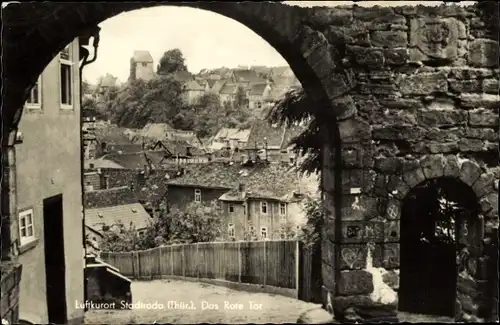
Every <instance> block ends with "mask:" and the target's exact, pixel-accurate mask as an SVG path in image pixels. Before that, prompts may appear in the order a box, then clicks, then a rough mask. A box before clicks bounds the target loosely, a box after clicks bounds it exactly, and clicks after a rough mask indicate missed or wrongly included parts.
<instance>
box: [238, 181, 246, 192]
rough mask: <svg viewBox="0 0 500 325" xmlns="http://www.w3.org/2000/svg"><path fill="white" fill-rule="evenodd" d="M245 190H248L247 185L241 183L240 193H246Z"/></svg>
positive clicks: (239, 184)
mask: <svg viewBox="0 0 500 325" xmlns="http://www.w3.org/2000/svg"><path fill="white" fill-rule="evenodd" d="M245 189H246V186H245V183H243V182H239V183H238V192H240V193H244V192H245Z"/></svg>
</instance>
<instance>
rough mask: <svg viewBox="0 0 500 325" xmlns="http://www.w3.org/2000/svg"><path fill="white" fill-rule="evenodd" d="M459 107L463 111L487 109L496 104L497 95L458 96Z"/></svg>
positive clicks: (465, 94)
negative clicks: (463, 109)
mask: <svg viewBox="0 0 500 325" xmlns="http://www.w3.org/2000/svg"><path fill="white" fill-rule="evenodd" d="M459 98H460V105H461V106H462V107H463V108H465V109H470V108H489V107H492V106H493V105H496V104H497V103H498V100H499V98H498V95H491V94H469V93H464V94H461V95H460V97H459Z"/></svg>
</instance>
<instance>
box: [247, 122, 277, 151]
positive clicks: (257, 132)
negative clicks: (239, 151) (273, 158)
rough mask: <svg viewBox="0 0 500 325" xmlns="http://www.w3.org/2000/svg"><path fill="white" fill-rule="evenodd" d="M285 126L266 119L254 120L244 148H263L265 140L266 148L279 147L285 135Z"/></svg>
mask: <svg viewBox="0 0 500 325" xmlns="http://www.w3.org/2000/svg"><path fill="white" fill-rule="evenodd" d="M285 129H286V128H285V126H283V125H282V126H279V125H272V124H271V123H269V122H268V121H267V120H256V121H255V122H254V123H253V125H252V128H251V130H250V135H249V137H248V141H247V145H246V149H250V150H253V149H255V143H257V147H258V148H263V147H264V145H265V143H266V142H267V147H268V148H270V149H271V148H281V146H282V142H283V137H284V135H285Z"/></svg>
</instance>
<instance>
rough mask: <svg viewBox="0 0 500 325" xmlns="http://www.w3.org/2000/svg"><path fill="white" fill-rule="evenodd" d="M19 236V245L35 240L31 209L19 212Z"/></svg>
mask: <svg viewBox="0 0 500 325" xmlns="http://www.w3.org/2000/svg"><path fill="white" fill-rule="evenodd" d="M19 238H20V244H21V246H23V245H25V244H27V243H29V242H31V241H33V240H35V228H34V226H33V209H29V210H26V211H23V212H21V213H19Z"/></svg>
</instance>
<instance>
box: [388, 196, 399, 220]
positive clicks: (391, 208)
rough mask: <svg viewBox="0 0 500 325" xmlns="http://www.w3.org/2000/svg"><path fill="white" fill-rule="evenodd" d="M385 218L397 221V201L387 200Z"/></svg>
mask: <svg viewBox="0 0 500 325" xmlns="http://www.w3.org/2000/svg"><path fill="white" fill-rule="evenodd" d="M385 217H386V218H387V219H388V220H391V221H394V220H399V219H400V218H401V203H400V202H399V201H397V200H389V202H388V203H387V209H386V211H385Z"/></svg>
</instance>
